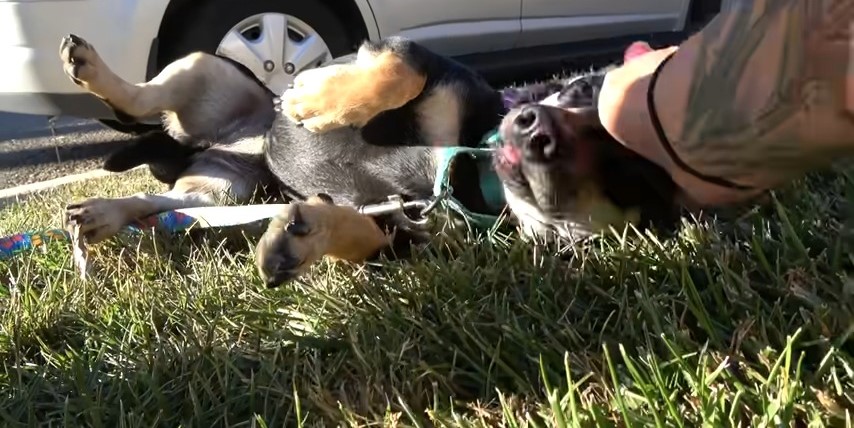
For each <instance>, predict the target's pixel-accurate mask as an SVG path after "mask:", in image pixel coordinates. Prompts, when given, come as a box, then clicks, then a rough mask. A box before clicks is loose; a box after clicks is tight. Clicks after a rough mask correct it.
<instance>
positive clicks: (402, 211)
mask: <svg viewBox="0 0 854 428" xmlns="http://www.w3.org/2000/svg"><path fill="white" fill-rule="evenodd" d="M436 204H437V201H430V200H416V201H404V200H403V198H401V197H400V195H391V196H389V197H388V201H387V202H380V203H378V204H369V205H362V206H360V207H358V208H357V209H356V210H357V211H359V213H360V214H364V215H369V216H379V215H386V214H393V215H401V216H403V218H405V219H406V221H408V222H409V223H412V224H415V225H423V224H425V223H427V214H429V213H430V211H432V210H433V209H434V208H435V205H436ZM411 209H418V210H419V211H418V218H414V219H413V218H411V217H410V216H408V215H407V214H406V211H407V210H411Z"/></svg>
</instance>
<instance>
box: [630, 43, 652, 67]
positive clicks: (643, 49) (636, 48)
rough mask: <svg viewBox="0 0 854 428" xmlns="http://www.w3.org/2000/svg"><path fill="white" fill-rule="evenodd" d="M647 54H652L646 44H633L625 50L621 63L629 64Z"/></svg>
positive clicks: (650, 48)
mask: <svg viewBox="0 0 854 428" xmlns="http://www.w3.org/2000/svg"><path fill="white" fill-rule="evenodd" d="M647 52H652V47H650V46H649V43H647V42H634V43H632V44H631V45H629V47H628V48H626V53H624V54H623V61H624V62H629V61H631V60H633V59H635V58H637V57H639V56H641V55H643V54H645V53H647Z"/></svg>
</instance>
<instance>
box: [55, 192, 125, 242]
mask: <svg viewBox="0 0 854 428" xmlns="http://www.w3.org/2000/svg"><path fill="white" fill-rule="evenodd" d="M114 202H115V200H113V199H102V198H92V199H88V200H86V201H83V202H81V203H76V204H71V205H68V206H67V207H66V208H65V223H66V226H78V227H79V228H80V234H81V235H82V236H83V237H85V239H86V242H87V243H90V244H94V243H97V242H100V241H103V240H105V239H108V238H110V237H112V236H114V235H115V234H116V233H118V232H119V230H121V228H122V227H124V226H125V225H126V224H127V223H128V219H127V218H125V215H124V214H123V210H122V209H120V207H118V206H116V204H115V203H114Z"/></svg>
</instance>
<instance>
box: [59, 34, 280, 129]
mask: <svg viewBox="0 0 854 428" xmlns="http://www.w3.org/2000/svg"><path fill="white" fill-rule="evenodd" d="M59 55H60V59H61V60H62V62H63V70H64V71H65V74H66V75H67V76H68V77H69V78H70V79H71V81H72V82H74V83H75V84H76V85H78V86H80V87H82V88H84V89H86V90H87V91H89V92H91V93H92V94H93V95H95V96H97V97H98V98H100V99H101V100H103V101H104V102H105V103H106V104H107V105H108V106H110V108H112V109H113V110H114V112H115V114H116V117H117V118H118V119H120V120H121V121H123V122H134V121H137V120H139V119H147V118H152V117H156V116H157V115H160V114H162V113H167V114H168V116H169V118H168V120H169V121H170V122H175V123H172V124H167V126H168V127H169V128H170V130H172V129H178V134H184V135H190V136H203V135H206V134H208V135H209V134H213V133H214V132H215V130H216V129H217V128H218V127H222V126H224V125H227V124H229V123H231V122H232V121H234V120H236V119H242V118H245V117H247V116H249V115H252V114H256V113H269V115H270V116H271V117H272V111H273V105H272V95H271V94H270V93H269V92H268V91H267V90H266V89H265V88H264V87H263V86H262V85H261V84H259V82H257V81H256V80H253V79H252V78H250V77H249V76H247V75H246V74H245V73H244V72H243V71H241V70H240V69H238V68H237V66H235V65H234V64H233V63H231V62H229V61H227V60H225V59H223V58H219V57H217V56H215V55H210V54H206V53H202V52H195V53H191V54H189V55H187V56H184V57H183V58H180V59H178V60H175V61H174V62H172V63H170V64H169V65H167V66H166V67H165V68H164V69H163V70H162V71H161V72H160V73H159V74H158V75H157V76H155V77H154V78H152V79H151V80H149V81H148V82H145V83H136V84H131V83H129V82H127V81H125V80H124V79H122V78H121V77H119V76H118V75H116V74H115V73H114V72H113V71H112V70H111V69H110V67H109V66H107V64H106V63H105V62H104V61H103V60H102V59H101V57H100V56H99V55H98V53H97V52H96V51H95V48H94V47H93V46H92V45H91V44H89V43H88V42H87V41H85V40H83V39H82V38H80V37H78V36H76V35H68V36H65V37H63V38H62V41H61V43H60V49H59Z"/></svg>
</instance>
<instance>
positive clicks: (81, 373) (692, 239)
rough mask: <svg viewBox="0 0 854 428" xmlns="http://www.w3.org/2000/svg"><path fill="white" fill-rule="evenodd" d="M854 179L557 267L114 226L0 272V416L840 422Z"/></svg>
mask: <svg viewBox="0 0 854 428" xmlns="http://www.w3.org/2000/svg"><path fill="white" fill-rule="evenodd" d="M157 188H159V186H158V185H155V184H153V183H151V182H150V181H149V180H148V179H146V178H145V175H143V174H141V173H137V174H132V175H131V176H130V178H122V179H118V178H109V179H104V180H99V181H97V182H95V183H94V184H93V183H88V184H80V185H75V186H70V187H67V188H62V189H58V190H57V191H56V192H54V193H50V194H46V195H43V196H39V197H36V198H35V199H32V200H30V201H29V202H26V203H24V204H20V205H15V206H11V207H9V208H6V209H5V210H3V212H2V214H0V233H2V234H7V233H12V232H17V231H21V230H30V229H37V228H40V227H51V226H58V225H60V224H61V223H60V220H61V208H62V206H63V205H64V204H65V203H66V202H68V201H71V200H79V199H81V198H83V197H86V196H94V195H99V196H100V195H105V194H106V195H120V194H127V193H128V192H131V191H138V190H143V189H157ZM851 189H854V181H851V180H850V179H848V178H847V177H846V175H845V174H843V173H841V172H837V173H833V174H830V173H829V174H824V175H816V176H813V177H810V179H808V180H804V181H802V182H799V183H797V184H796V185H794V186H792V187H790V188H787V189H785V190H784V191H781V192H778V193H777V194H776V195H775V199H774V200H773V201H772V203H771V204H770V205H769V206H768V207H766V208H762V209H756V210H753V211H751V212H749V213H748V214H746V215H742V216H741V217H740V218H734V219H729V220H716V221H711V220H705V221H703V222H699V221H696V222H695V221H688V220H686V225H685V227H684V228H683V230H682V231H681V232H680V234H679V235H678V236H676V237H673V238H669V239H665V238H659V239H657V238H655V237H654V235H640V234H638V233H636V232H634V231H632V230H627V231H625V232H623V231H619V233H614V234H612V235H610V236H606V237H603V238H601V239H597V240H595V241H594V242H593V244H592V245H590V246H588V247H579V248H578V249H575V250H573V251H564V253H563V254H562V255H561V257H558V256H556V255H555V254H554V252H551V251H545V250H537V249H534V248H533V247H531V246H530V245H527V244H525V243H523V242H521V241H520V240H519V239H518V238H517V237H516V235H515V233H512V231H510V233H506V234H505V233H498V232H496V233H494V234H491V235H489V236H484V237H474V236H470V235H468V234H460V233H457V232H455V231H450V232H447V233H444V234H441V235H439V236H437V238H436V243H435V246H436V247H440V246H444V247H445V248H447V249H450V250H452V251H450V252H449V253H453V254H454V256H453V257H451V256H448V255H435V254H432V253H427V252H425V253H420V254H419V255H417V257H416V258H415V259H414V260H410V261H398V262H388V263H383V264H382V265H381V266H373V267H364V266H362V267H360V266H350V265H343V264H340V265H334V264H328V263H324V264H321V265H319V266H317V267H316V268H315V269H314V270H313V271H312V272H311V274H310V275H309V276H308V277H306V278H305V280H304V281H302V282H300V283H296V284H291V285H289V286H285V287H282V288H279V289H275V290H267V289H265V288H264V287H263V285H262V284H261V282H260V281H259V279H258V278H257V276H256V273H255V271H254V267H253V264H252V253H251V248H252V246H251V245H248V244H247V243H246V241H249V242H252V239H254V238H253V237H251V236H250V237H247V238H246V239H242V238H240V237H237V238H235V234H233V233H232V234H227V235H228V236H231V239H230V240H228V241H226V242H230V244H228V245H224V244H222V242H221V240H220V239H219V237H221V236H224V235H217V236H209V237H207V238H205V237H201V238H198V237H197V238H191V237H187V236H180V237H175V238H169V237H166V236H162V235H159V234H144V235H142V236H136V237H134V236H125V237H121V238H117V239H115V240H113V241H111V242H109V243H107V244H104V245H100V246H97V247H96V248H95V249H94V250H93V254H92V256H91V260H92V263H93V264H94V271H93V273H92V276H91V278H90V279H89V280H88V281H83V280H80V279H79V278H77V277H76V275H75V273H74V271H73V269H72V267H71V262H70V251H69V249H68V248H66V247H65V246H64V245H62V244H56V245H51V246H50V247H48V250H47V251H36V252H33V253H31V254H28V255H24V256H21V257H18V258H16V259H14V260H12V261H8V262H0V271H2V281H3V285H4V286H3V287H2V289H0V293H2V296H0V334H2V336H0V356H2V359H3V369H2V371H0V385H2V395H0V397H2V398H0V420H2V421H3V423H2V425H3V426H10V427H13V426H36V425H44V426H75V427H76V426H94V427H149V426H164V427H176V426H196V427H214V426H247V427H249V426H254V427H281V426H323V425H326V426H331V425H337V424H342V425H346V426H368V425H371V426H424V427H426V426H508V427H522V426H531V427H538V426H635V427H637V426H674V427H694V426H736V425H741V426H822V425H824V426H852V424H854V422H853V421H852V420H854V316H852V315H854V279H852V278H850V277H849V275H850V273H851V272H852V271H854V255H852V254H854V253H852V251H851V250H852V243H854V241H852V236H854V235H852V233H851V231H850V228H849V225H848V224H847V223H848V221H847V220H846V219H848V218H849V217H854V216H851V215H850V214H851V213H854V211H851V210H852V209H854V206H851V205H849V202H848V200H849V198H848V195H849V193H851ZM851 194H854V193H851ZM852 200H854V199H852ZM443 254H444V253H443Z"/></svg>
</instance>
